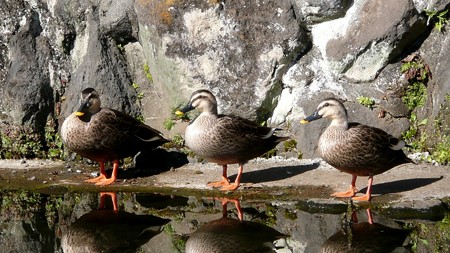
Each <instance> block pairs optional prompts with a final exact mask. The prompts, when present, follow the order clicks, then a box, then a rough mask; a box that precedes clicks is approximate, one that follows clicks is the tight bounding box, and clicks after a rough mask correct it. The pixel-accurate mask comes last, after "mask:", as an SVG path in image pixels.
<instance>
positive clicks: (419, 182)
mask: <svg viewBox="0 0 450 253" xmlns="http://www.w3.org/2000/svg"><path fill="white" fill-rule="evenodd" d="M443 178H444V177H443V176H440V177H438V178H411V179H402V180H397V181H392V182H386V183H380V184H374V185H373V186H372V193H373V194H388V193H400V192H406V191H411V190H414V189H417V188H420V187H424V186H427V185H430V184H432V183H434V182H437V181H439V180H441V179H443ZM366 191H367V187H365V188H364V189H361V190H360V192H366Z"/></svg>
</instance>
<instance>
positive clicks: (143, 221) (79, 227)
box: [61, 204, 169, 253]
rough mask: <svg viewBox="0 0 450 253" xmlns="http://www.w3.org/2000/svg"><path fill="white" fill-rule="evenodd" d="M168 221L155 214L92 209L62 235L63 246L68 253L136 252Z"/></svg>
mask: <svg viewBox="0 0 450 253" xmlns="http://www.w3.org/2000/svg"><path fill="white" fill-rule="evenodd" d="M101 206H103V204H101ZM168 222H169V220H167V219H162V218H159V217H156V216H152V215H136V214H134V213H129V212H125V211H118V210H113V209H98V210H93V211H91V212H89V213H86V214H84V215H83V216H81V217H80V218H79V219H77V220H76V221H75V222H74V223H72V224H71V225H70V226H69V227H68V228H67V230H66V231H64V232H63V235H62V238H61V247H62V249H63V251H64V252H65V253H70V252H74V253H75V252H136V249H137V248H139V247H140V246H141V245H143V244H144V243H146V242H147V241H148V240H150V238H152V237H153V236H155V235H157V234H159V233H160V232H161V227H162V226H163V225H164V224H166V223H168Z"/></svg>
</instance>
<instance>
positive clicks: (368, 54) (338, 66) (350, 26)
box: [312, 0, 426, 81]
mask: <svg viewBox="0 0 450 253" xmlns="http://www.w3.org/2000/svg"><path fill="white" fill-rule="evenodd" d="M374 22H376V24H377V25H373V23H374ZM425 28H426V27H425V20H424V19H423V18H421V17H420V16H419V15H418V13H417V11H416V9H415V8H414V5H413V4H412V2H410V0H402V1H396V2H395V3H393V2H390V1H384V0H378V1H364V0H362V1H355V3H354V4H353V6H352V7H351V8H350V10H349V11H348V12H347V14H346V16H345V17H344V18H342V19H337V20H333V21H330V22H325V23H321V24H318V25H316V26H314V27H313V29H312V34H313V38H315V39H316V40H317V42H316V43H315V44H316V45H317V46H318V47H319V48H320V50H321V53H322V56H323V58H324V59H325V60H326V61H327V65H328V67H329V69H330V71H331V72H332V73H333V74H335V75H339V74H344V76H345V77H347V78H349V79H351V80H354V81H370V80H373V79H374V78H375V77H376V76H377V74H378V73H379V71H380V70H381V69H382V68H383V67H385V66H386V65H387V63H388V62H389V60H391V59H393V58H394V57H396V56H398V55H399V53H401V52H402V51H403V49H404V48H405V47H406V46H407V45H409V44H411V42H412V41H414V40H415V39H417V38H418V37H419V36H420V35H421V34H422V33H423V32H424V30H425ZM330 31H331V32H330Z"/></svg>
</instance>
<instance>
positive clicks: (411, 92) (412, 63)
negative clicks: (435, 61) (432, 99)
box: [401, 54, 432, 111]
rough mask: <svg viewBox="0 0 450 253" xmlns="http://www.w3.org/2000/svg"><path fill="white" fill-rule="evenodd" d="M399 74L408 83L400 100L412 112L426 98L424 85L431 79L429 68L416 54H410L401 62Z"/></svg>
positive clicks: (421, 104)
mask: <svg viewBox="0 0 450 253" xmlns="http://www.w3.org/2000/svg"><path fill="white" fill-rule="evenodd" d="M401 72H402V73H403V75H404V76H405V79H406V80H407V81H408V82H409V85H408V86H407V87H406V90H405V94H404V96H403V97H402V100H403V102H404V103H405V105H406V107H407V108H408V109H409V110H411V111H412V110H414V109H415V108H417V107H419V106H423V105H424V104H425V101H426V98H427V88H426V84H427V83H428V81H429V79H431V78H432V77H431V71H430V67H429V66H428V64H426V63H424V62H423V60H422V58H421V57H420V56H419V55H418V54H412V55H409V56H408V57H406V58H405V59H404V60H402V66H401Z"/></svg>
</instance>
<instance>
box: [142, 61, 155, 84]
mask: <svg viewBox="0 0 450 253" xmlns="http://www.w3.org/2000/svg"><path fill="white" fill-rule="evenodd" d="M144 73H145V76H146V77H147V79H148V80H149V81H150V82H151V83H152V82H153V76H152V74H151V73H150V66H148V64H147V63H146V64H144Z"/></svg>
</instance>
